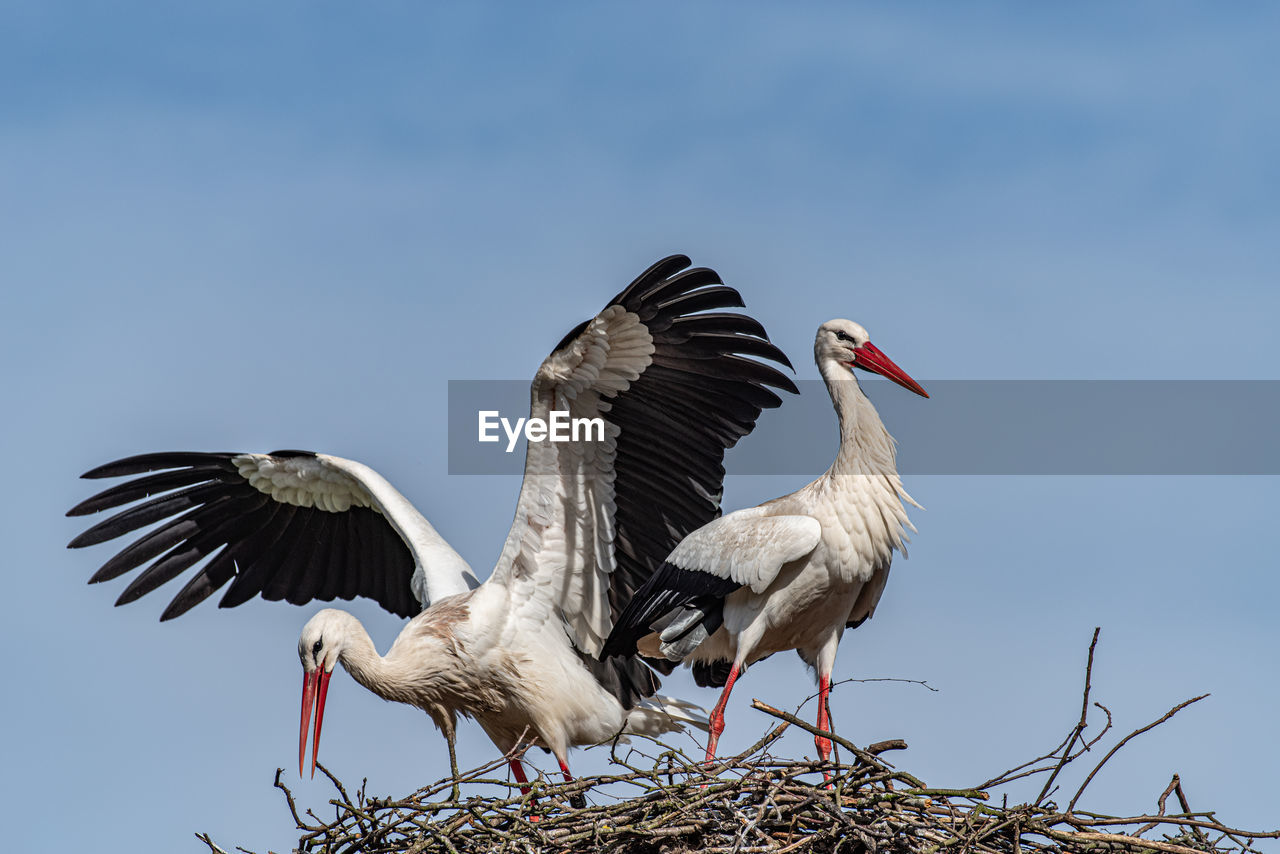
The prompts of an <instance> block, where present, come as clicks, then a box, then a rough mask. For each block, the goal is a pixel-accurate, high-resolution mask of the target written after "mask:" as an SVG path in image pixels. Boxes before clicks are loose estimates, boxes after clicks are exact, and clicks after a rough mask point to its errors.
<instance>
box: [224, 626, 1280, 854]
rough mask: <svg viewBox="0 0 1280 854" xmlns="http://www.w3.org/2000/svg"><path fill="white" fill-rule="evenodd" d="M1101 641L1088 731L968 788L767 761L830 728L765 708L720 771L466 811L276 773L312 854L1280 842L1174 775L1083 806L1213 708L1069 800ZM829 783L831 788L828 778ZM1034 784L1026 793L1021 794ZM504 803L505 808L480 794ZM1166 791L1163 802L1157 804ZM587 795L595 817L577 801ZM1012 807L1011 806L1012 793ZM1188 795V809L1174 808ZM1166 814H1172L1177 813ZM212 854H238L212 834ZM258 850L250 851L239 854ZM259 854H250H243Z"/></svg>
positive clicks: (849, 750)
mask: <svg viewBox="0 0 1280 854" xmlns="http://www.w3.org/2000/svg"><path fill="white" fill-rule="evenodd" d="M1096 644H1097V633H1096V632H1095V634H1094V638H1093V644H1091V645H1090V648H1089V665H1088V668H1087V669H1086V674H1085V686H1084V696H1083V702H1082V711H1081V716H1080V721H1079V723H1077V724H1076V725H1075V726H1074V727H1073V728H1072V730H1071V731H1070V732H1069V733H1068V735H1067V736H1066V738H1064V739H1063V741H1062V742H1061V743H1060V744H1059V745H1058V746H1057V747H1056V748H1055V749H1054V750H1052V751H1050V752H1049V753H1047V754H1045V755H1044V756H1040V757H1037V758H1035V759H1033V760H1030V761H1028V762H1026V763H1024V764H1022V765H1020V766H1018V767H1016V768H1012V769H1010V770H1009V771H1006V772H1004V773H1003V774H1001V775H999V776H997V777H995V778H992V779H990V780H987V781H985V782H983V783H981V784H979V785H978V786H975V787H973V788H969V789H939V788H931V787H929V786H927V785H925V784H924V783H923V782H922V781H921V780H919V779H917V778H916V777H914V776H912V775H911V774H908V773H907V772H905V771H901V770H898V769H897V768H895V767H894V766H893V765H892V764H890V763H889V762H888V761H886V760H885V759H883V758H882V756H883V754H885V753H887V752H890V751H892V750H899V749H902V748H905V747H906V744H905V743H904V742H902V741H898V740H895V741H887V742H880V743H878V744H873V745H870V746H869V747H866V748H858V747H855V746H854V745H853V744H851V743H849V742H848V741H846V740H845V739H842V738H840V737H839V736H837V735H834V734H832V733H821V734H822V735H825V736H827V737H830V738H831V739H832V741H833V742H834V743H835V745H837V754H836V758H835V761H834V762H832V763H820V762H813V761H793V760H788V759H782V758H779V757H775V756H774V755H772V754H771V753H770V748H771V746H772V745H774V743H775V742H777V740H778V739H779V738H780V737H781V736H782V734H783V732H784V731H785V730H787V728H788V727H791V726H796V727H800V728H802V729H804V730H807V731H809V732H811V733H814V734H818V733H819V731H818V730H817V729H816V728H815V727H814V726H813V725H812V724H809V723H807V722H805V721H802V720H801V719H799V718H798V717H796V716H795V715H793V714H790V713H788V712H783V711H779V710H777V709H774V708H772V707H769V706H766V705H764V704H763V703H760V702H759V701H756V702H755V704H754V706H755V708H757V709H759V710H761V711H764V712H766V713H767V714H770V715H772V716H774V717H775V718H777V719H778V720H779V723H778V724H777V725H776V726H775V727H774V728H773V729H772V730H771V731H770V732H769V733H767V734H766V735H765V736H764V737H763V738H762V739H760V741H759V742H757V743H756V744H755V745H753V746H752V747H750V748H749V749H747V750H745V751H743V752H742V753H740V754H738V755H736V756H733V757H729V758H724V759H719V760H717V761H716V762H715V763H713V764H711V765H707V764H705V763H703V762H702V761H700V760H695V759H692V758H690V757H689V756H687V755H686V754H685V753H683V752H681V751H680V750H676V749H673V748H670V747H668V746H665V745H662V744H659V743H657V742H654V743H653V744H654V745H656V747H654V748H653V749H646V748H644V747H637V746H630V747H628V748H622V747H618V746H615V748H614V752H613V756H612V758H613V763H614V765H615V767H616V768H617V769H618V770H617V772H616V773H612V774H604V775H600V776H594V777H583V778H580V779H578V780H575V781H574V782H572V783H560V782H558V781H557V782H553V781H549V780H545V779H540V780H536V781H533V783H532V787H533V788H532V791H531V792H530V793H529V794H528V795H522V794H521V793H520V790H519V788H518V787H517V786H516V785H515V784H514V783H511V782H509V781H507V780H505V779H498V778H496V777H494V776H492V775H493V772H494V771H495V770H496V769H499V768H501V767H503V765H505V763H506V761H507V759H508V758H509V757H502V758H500V759H497V760H495V761H494V762H492V763H490V764H489V765H486V766H482V767H480V768H477V769H475V770H473V771H470V772H467V773H465V774H463V775H462V777H461V779H460V781H458V782H460V784H461V791H462V792H464V793H471V794H470V795H469V796H467V797H464V798H461V799H458V800H454V799H452V798H451V791H452V790H453V788H454V781H453V780H442V781H440V782H438V783H436V784H434V785H431V786H427V787H425V788H423V789H420V790H418V791H417V792H415V793H413V794H412V795H409V796H408V797H405V798H401V799H398V800H393V799H387V798H376V797H370V796H369V795H368V794H367V793H366V791H365V786H364V785H363V784H362V785H361V786H360V788H359V789H358V790H357V791H355V792H354V793H352V792H350V791H349V790H348V789H347V787H345V786H344V785H343V784H342V782H341V781H339V780H338V778H337V777H335V776H334V775H333V774H331V773H330V772H329V771H328V770H327V769H325V768H324V767H323V766H318V767H320V768H321V770H322V771H323V772H324V773H325V774H326V775H328V777H329V780H330V781H331V782H332V784H333V786H334V788H335V790H336V797H334V798H333V799H331V800H330V801H329V804H330V805H331V806H332V807H333V809H334V813H333V817H332V819H322V818H320V817H319V816H317V815H316V814H315V813H314V812H312V811H310V810H308V811H306V812H305V814H300V813H299V811H298V806H297V803H296V802H295V799H294V797H293V794H292V793H291V792H290V791H289V789H288V788H287V787H286V786H285V785H284V784H283V783H282V782H281V780H280V774H281V772H280V771H277V772H276V779H275V785H276V788H278V789H280V790H281V791H282V792H283V794H284V797H285V799H286V802H287V804H288V808H289V810H290V813H291V815H292V817H293V820H294V821H295V822H296V824H297V827H298V829H299V830H300V831H301V832H302V836H301V838H300V840H299V842H298V848H297V849H296V850H297V851H300V852H305V854H338V852H343V854H354V852H367V854H471V852H538V853H539V854H542V852H588V851H590V852H595V851H599V852H610V854H649V852H654V854H658V852H662V854H683V852H693V851H697V852H702V854H719V852H725V854H728V853H729V852H739V854H749V853H751V852H775V854H783V852H796V854H808V852H833V853H834V852H848V854H861V852H885V854H895V853H896V852H901V853H902V854H934V852H952V851H954V852H993V854H994V852H1042V851H1043V852H1084V851H1088V852H1111V851H1114V852H1151V851H1164V852H1174V854H1197V853H1198V852H1207V851H1217V852H1226V851H1241V852H1256V851H1259V849H1258V848H1256V847H1254V846H1255V845H1256V844H1257V843H1258V842H1259V841H1261V840H1268V839H1278V838H1280V830H1277V831H1271V832H1254V831H1245V830H1240V829H1237V828H1232V827H1228V826H1226V825H1224V824H1222V823H1221V822H1220V821H1219V820H1218V819H1217V817H1216V815H1215V814H1214V813H1212V812H1196V811H1193V810H1192V809H1191V807H1190V806H1189V805H1188V803H1187V799H1186V796H1185V794H1184V793H1183V791H1182V786H1181V783H1180V781H1179V779H1178V777H1177V775H1174V777H1173V779H1172V781H1171V782H1170V783H1169V786H1168V787H1167V788H1166V789H1165V790H1164V792H1163V793H1162V794H1160V795H1159V796H1158V797H1157V798H1156V799H1155V805H1156V807H1157V810H1156V811H1155V812H1154V813H1153V814H1151V815H1139V816H1110V815H1103V814H1100V813H1093V812H1086V811H1084V810H1080V809H1077V808H1076V804H1077V802H1078V801H1079V799H1080V797H1081V795H1082V794H1083V793H1084V791H1085V789H1086V788H1087V787H1088V785H1089V784H1090V782H1092V780H1093V779H1094V777H1095V776H1096V774H1097V773H1098V771H1099V770H1101V768H1102V766H1103V765H1105V764H1106V762H1107V761H1108V760H1109V759H1110V758H1111V757H1112V756H1114V755H1115V753H1116V752H1117V751H1118V750H1119V749H1120V748H1121V747H1123V746H1124V745H1125V744H1126V743H1127V742H1128V741H1129V740H1131V739H1132V738H1134V737H1136V736H1138V735H1141V734H1142V733H1144V732H1146V731H1148V730H1150V729H1152V728H1153V727H1155V726H1158V725H1159V724H1161V723H1164V722H1165V721H1167V720H1168V719H1169V718H1171V717H1173V715H1175V714H1176V713H1177V712H1178V711H1180V710H1181V709H1182V708H1185V707H1186V706H1188V705H1190V704H1191V703H1194V702H1196V701H1198V700H1200V699H1202V697H1196V698H1194V699H1191V700H1188V701H1186V702H1185V703H1181V704H1179V705H1177V706H1175V707H1174V708H1172V709H1170V710H1169V712H1167V713H1166V714H1165V715H1164V716H1163V717H1161V718H1159V719H1157V720H1155V721H1153V722H1152V723H1150V724H1148V725H1146V726H1145V727H1142V728H1140V729H1138V730H1135V731H1134V732H1132V733H1130V734H1129V735H1127V736H1125V737H1124V738H1122V739H1120V740H1119V741H1118V742H1117V743H1116V744H1115V746H1114V747H1112V748H1111V749H1110V750H1109V751H1108V752H1107V753H1106V754H1105V755H1104V756H1103V758H1102V759H1101V761H1099V762H1098V763H1097V764H1096V765H1095V766H1094V767H1093V768H1092V770H1091V771H1090V772H1089V773H1088V775H1087V776H1086V777H1085V779H1084V783H1083V784H1082V785H1081V786H1080V787H1079V789H1078V790H1076V791H1075V793H1074V794H1073V795H1072V796H1071V797H1070V798H1069V799H1068V798H1067V797H1066V794H1065V792H1060V791H1059V789H1058V788H1057V787H1056V786H1055V783H1056V782H1057V780H1058V777H1059V774H1060V773H1061V772H1062V770H1063V769H1064V768H1066V767H1067V766H1068V765H1070V764H1071V763H1073V762H1075V761H1076V760H1078V759H1080V757H1081V756H1083V755H1084V753H1085V752H1086V751H1089V750H1090V749H1091V748H1093V747H1095V746H1097V745H1098V744H1099V743H1100V742H1101V740H1102V739H1103V738H1104V737H1105V736H1106V735H1107V733H1108V732H1109V731H1110V729H1111V713H1110V712H1109V711H1108V710H1107V709H1106V707H1104V706H1102V705H1101V704H1099V703H1093V704H1092V706H1091V705H1090V697H1089V694H1090V680H1091V676H1092V669H1093V652H1094V648H1095V647H1096ZM1095 708H1096V709H1098V710H1101V712H1102V713H1104V714H1105V715H1106V722H1105V725H1104V726H1103V727H1102V729H1101V731H1100V732H1099V733H1098V734H1097V735H1095V736H1094V737H1093V738H1091V739H1086V737H1085V735H1084V733H1085V730H1086V729H1087V728H1088V726H1089V721H1088V717H1089V714H1090V711H1091V709H1095ZM824 772H825V773H826V774H828V775H829V780H824ZM1028 779H1035V780H1036V781H1038V780H1040V779H1043V780H1044V783H1043V787H1042V788H1041V789H1040V792H1039V795H1038V796H1037V797H1035V798H1034V799H1028V800H1027V801H1026V802H1024V803H1019V804H1016V805H1010V804H1009V803H1008V796H1007V794H1003V793H1002V792H1000V789H1001V787H1005V786H1008V785H1009V784H1011V783H1013V782H1015V781H1019V780H1024V781H1025V780H1028ZM1024 785H1025V783H1024ZM486 788H487V789H489V790H490V791H493V790H495V789H496V790H497V791H498V793H499V794H498V796H497V797H485V796H481V795H479V794H475V792H476V790H477V789H486ZM1153 794H1154V793H1153ZM576 795H585V796H586V797H587V799H588V801H589V802H590V804H589V806H587V807H586V808H585V809H573V808H572V807H571V806H570V805H569V802H570V798H571V797H573V796H576ZM1002 795H1003V796H1002ZM1173 796H1176V803H1175V804H1170V803H1169V800H1170V798H1171V797H1173ZM1170 807H1172V808H1173V809H1172V810H1171V809H1170ZM199 838H200V839H201V840H202V841H203V842H204V843H205V844H206V845H207V846H208V847H209V848H210V850H211V852H212V854H227V852H225V851H224V849H222V848H219V847H218V846H217V845H216V844H214V842H213V841H212V840H211V839H210V838H209V837H208V836H207V835H205V834H201V835H199ZM237 850H239V851H246V849H243V848H241V849H237ZM247 854H251V852H247Z"/></svg>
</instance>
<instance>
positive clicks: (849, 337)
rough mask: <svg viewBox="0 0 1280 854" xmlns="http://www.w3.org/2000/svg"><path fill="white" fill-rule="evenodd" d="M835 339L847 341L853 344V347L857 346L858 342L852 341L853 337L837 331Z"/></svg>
mask: <svg viewBox="0 0 1280 854" xmlns="http://www.w3.org/2000/svg"><path fill="white" fill-rule="evenodd" d="M836 337H837V338H839V339H840V340H841V341H848V342H849V343H850V344H853V345H854V346H855V347H856V346H857V344H858V342H856V341H854V340H853V336H852V335H850V334H849V333H848V332H842V331H838V330H837V332H836Z"/></svg>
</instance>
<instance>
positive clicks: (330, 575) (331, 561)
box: [67, 451, 477, 620]
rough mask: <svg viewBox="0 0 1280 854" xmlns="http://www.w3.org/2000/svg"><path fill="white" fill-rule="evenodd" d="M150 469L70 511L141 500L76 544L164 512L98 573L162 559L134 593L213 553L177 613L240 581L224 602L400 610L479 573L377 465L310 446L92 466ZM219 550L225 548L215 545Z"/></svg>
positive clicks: (411, 610) (176, 605)
mask: <svg viewBox="0 0 1280 854" xmlns="http://www.w3.org/2000/svg"><path fill="white" fill-rule="evenodd" d="M147 472H160V473H159V474H151V475H149V476H146V477H139V478H136V479H133V480H129V481H127V482H125V483H122V484H119V485H117V486H115V487H112V488H111V489H108V490H106V491H104V492H101V493H99V494H98V495H95V496H93V497H92V498H90V499H88V500H86V501H84V502H82V503H80V504H79V505H77V506H76V507H74V508H73V509H72V510H71V511H70V512H69V513H68V514H67V515H69V516H83V515H87V514H89V513H96V512H99V511H102V510H106V509H110V508H116V507H120V506H122V505H125V504H129V503H131V502H135V501H140V499H146V500H141V501H140V503H137V504H135V505H134V506H132V507H130V508H128V509H126V510H124V511H122V512H120V513H117V514H116V515H114V516H112V517H111V518H109V519H107V520H105V521H103V522H101V523H99V524H97V525H95V526H94V527H92V528H90V529H89V530H87V531H85V532H84V533H83V534H81V535H80V536H79V537H77V538H76V539H74V540H72V541H71V544H70V545H71V547H72V548H80V547H83V546H88V545H93V544H95V543H101V542H104V541H106V540H110V539H114V538H115V537H119V536H121V535H124V534H127V533H130V532H132V531H136V530H138V529H139V528H142V527H145V526H147V525H151V524H153V523H155V522H159V521H162V520H164V524H162V525H160V526H159V527H157V528H155V529H153V530H151V531H149V532H148V533H146V534H145V535H143V536H142V537H140V538H139V539H138V540H136V541H135V542H134V543H132V544H131V545H129V546H127V547H126V548H125V549H123V550H122V551H120V552H119V553H118V554H116V555H115V556H113V557H112V558H111V559H110V560H108V561H107V562H106V564H104V565H103V567H102V568H101V569H100V570H98V572H97V573H96V574H95V575H94V576H93V578H92V579H90V581H91V582H98V581H106V580H108V579H111V578H116V577H117V576H119V575H122V574H124V573H126V572H128V571H130V570H132V569H135V568H137V567H139V566H141V565H142V564H144V563H146V562H147V561H151V560H153V559H154V562H153V563H152V564H151V565H150V566H148V567H147V568H146V569H145V570H144V571H143V572H142V573H141V574H140V575H138V577H136V578H135V579H134V580H133V582H132V583H131V584H130V585H129V586H128V587H127V588H126V589H125V591H124V593H122V594H121V596H120V598H119V600H117V602H116V604H118V605H120V604H124V603H125V602H131V601H133V600H134V599H137V598H138V597H140V596H142V595H144V594H146V593H149V592H150V591H152V590H154V589H155V588H157V587H159V586H160V585H161V584H164V583H165V582H167V581H170V580H172V579H174V578H176V577H177V576H178V575H180V574H182V573H183V572H185V571H186V570H188V569H190V568H191V567H193V566H195V565H196V564H198V563H199V562H200V561H201V560H203V559H204V558H206V557H208V556H209V555H214V556H213V557H212V559H211V560H209V561H208V563H206V564H204V565H203V566H202V567H201V568H200V569H199V570H198V571H197V572H196V573H195V575H194V576H193V577H192V578H191V579H190V580H189V581H188V583H187V585H186V586H185V587H184V588H183V589H182V590H181V591H180V592H179V593H178V594H177V596H175V597H174V599H173V601H172V602H171V603H170V604H169V606H168V608H166V609H165V612H164V614H163V616H162V617H161V619H163V620H168V619H172V618H173V617H176V616H178V615H180V614H182V613H185V612H186V611H187V610H188V609H190V608H191V607H193V606H194V605H196V604H198V603H199V602H201V601H203V600H204V599H206V598H207V597H209V596H210V595H211V594H212V593H214V592H215V591H216V590H218V589H219V588H220V587H222V586H223V585H224V584H226V583H227V582H231V586H230V588H228V590H227V592H226V594H225V595H224V596H223V598H222V601H221V602H220V603H219V604H220V605H221V606H222V607H230V606H234V605H239V604H241V603H243V602H246V601H248V600H249V599H251V598H253V597H254V596H257V595H261V596H262V597H263V598H265V599H286V600H288V601H289V602H292V603H294V604H299V605H300V604H303V603H306V602H309V601H311V600H312V599H322V600H326V601H327V600H332V599H335V598H343V599H352V598H354V597H356V596H367V597H369V598H371V599H374V600H376V601H377V602H378V603H379V604H380V605H382V607H384V608H386V609H387V610H388V611H391V612H393V613H395V614H399V615H401V616H405V617H408V616H412V615H414V614H416V613H418V612H419V611H420V610H421V609H422V608H423V607H425V606H426V605H427V604H429V603H430V602H431V601H433V600H435V599H438V598H440V597H442V596H448V595H450V594H452V593H461V592H463V591H465V590H469V589H471V588H473V587H475V586H476V585H477V581H476V578H475V575H474V574H473V573H472V572H471V568H470V567H469V566H468V565H467V562H466V561H465V560H463V559H462V557H461V556H460V555H459V554H458V553H457V552H455V551H454V550H453V549H452V548H450V547H449V544H448V543H446V542H445V541H444V539H443V538H442V537H441V536H440V535H439V534H438V533H436V531H435V529H434V528H432V527H431V525H430V523H428V522H427V520H426V519H424V518H423V517H422V514H420V513H419V512H418V511H417V510H416V509H415V508H414V507H413V505H411V504H410V503H409V502H408V501H407V500H406V499H405V497H404V496H403V495H401V494H400V493H399V492H397V491H396V490H395V488H394V487H392V486H391V484H389V483H388V482H387V481H386V480H385V479H384V478H383V477H382V476H381V475H379V474H378V473H377V472H375V471H373V470H372V469H370V468H369V467H368V466H365V465H362V464H361V463H357V462H353V461H351V460H344V459H342V458H340V457H332V456H328V455H326V454H313V453H310V452H306V451H276V452H274V453H272V454H231V453H220V454H202V453H159V454H144V455H142V456H137V457H129V458H128V459H124V460H118V461H116V462H114V463H108V464H107V465H104V466H99V467H98V468H96V469H94V470H93V471H90V472H88V473H87V474H85V477H87V478H103V477H123V476H129V475H138V474H144V473H147ZM215 552H216V554H215Z"/></svg>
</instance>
